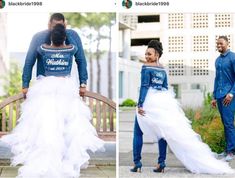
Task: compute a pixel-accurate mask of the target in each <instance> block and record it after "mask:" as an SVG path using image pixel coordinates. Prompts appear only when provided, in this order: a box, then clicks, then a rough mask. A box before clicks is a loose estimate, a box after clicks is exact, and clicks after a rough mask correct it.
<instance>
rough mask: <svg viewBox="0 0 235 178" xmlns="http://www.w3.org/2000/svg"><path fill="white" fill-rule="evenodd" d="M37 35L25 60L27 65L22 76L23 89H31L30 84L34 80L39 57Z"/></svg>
mask: <svg viewBox="0 0 235 178" xmlns="http://www.w3.org/2000/svg"><path fill="white" fill-rule="evenodd" d="M37 47H38V45H37V35H34V36H33V38H32V40H31V42H30V46H29V49H28V52H27V55H26V58H25V64H24V68H23V75H22V88H29V82H30V80H31V78H32V70H33V66H34V64H35V62H36V57H37Z"/></svg>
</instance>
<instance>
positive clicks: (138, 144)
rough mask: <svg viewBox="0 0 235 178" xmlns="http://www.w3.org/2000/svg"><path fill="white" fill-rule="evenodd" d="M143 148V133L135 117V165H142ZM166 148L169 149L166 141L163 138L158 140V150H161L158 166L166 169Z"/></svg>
mask: <svg viewBox="0 0 235 178" xmlns="http://www.w3.org/2000/svg"><path fill="white" fill-rule="evenodd" d="M156 137H157V136H156ZM142 146H143V132H142V131H141V129H140V126H139V124H138V121H137V117H135V124H134V138H133V161H134V163H135V165H142V164H141V161H140V160H141V151H142ZM166 147H167V143H166V140H164V139H163V138H162V139H160V140H158V149H159V157H158V164H160V165H161V166H164V167H165V160H166Z"/></svg>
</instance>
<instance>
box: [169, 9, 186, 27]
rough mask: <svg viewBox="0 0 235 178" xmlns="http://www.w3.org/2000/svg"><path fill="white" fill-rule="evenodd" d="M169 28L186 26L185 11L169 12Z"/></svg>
mask: <svg viewBox="0 0 235 178" xmlns="http://www.w3.org/2000/svg"><path fill="white" fill-rule="evenodd" d="M168 28H169V29H178V28H184V14H183V13H170V14H168Z"/></svg>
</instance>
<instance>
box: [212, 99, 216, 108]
mask: <svg viewBox="0 0 235 178" xmlns="http://www.w3.org/2000/svg"><path fill="white" fill-rule="evenodd" d="M211 106H212V108H216V100H215V99H213V100H212V101H211Z"/></svg>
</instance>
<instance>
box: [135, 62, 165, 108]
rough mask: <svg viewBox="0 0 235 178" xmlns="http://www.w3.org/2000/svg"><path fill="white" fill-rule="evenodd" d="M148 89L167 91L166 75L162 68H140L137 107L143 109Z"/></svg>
mask: <svg viewBox="0 0 235 178" xmlns="http://www.w3.org/2000/svg"><path fill="white" fill-rule="evenodd" d="M149 87H152V88H154V89H156V90H167V89H168V82H167V74H166V71H165V69H164V68H162V67H156V66H146V65H144V66H142V70H141V86H140V95H139V101H138V107H143V103H144V100H145V97H146V95H147V92H148V89H149Z"/></svg>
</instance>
